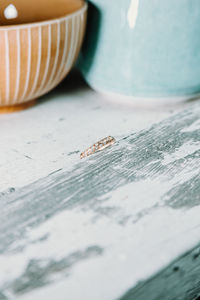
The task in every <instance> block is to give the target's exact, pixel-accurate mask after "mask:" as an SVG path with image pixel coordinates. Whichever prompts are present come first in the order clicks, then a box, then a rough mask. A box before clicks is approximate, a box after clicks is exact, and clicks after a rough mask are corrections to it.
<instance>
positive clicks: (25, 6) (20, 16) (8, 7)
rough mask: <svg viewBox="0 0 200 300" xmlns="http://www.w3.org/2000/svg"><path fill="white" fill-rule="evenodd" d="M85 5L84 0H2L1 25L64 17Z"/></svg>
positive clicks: (0, 2)
mask: <svg viewBox="0 0 200 300" xmlns="http://www.w3.org/2000/svg"><path fill="white" fill-rule="evenodd" d="M83 5H84V0H2V1H0V26H6V25H16V24H25V23H34V22H41V21H46V20H50V19H56V18H59V17H63V16H65V15H68V14H70V13H73V12H75V11H76V10H78V9H80V8H81V7H82V6H83Z"/></svg>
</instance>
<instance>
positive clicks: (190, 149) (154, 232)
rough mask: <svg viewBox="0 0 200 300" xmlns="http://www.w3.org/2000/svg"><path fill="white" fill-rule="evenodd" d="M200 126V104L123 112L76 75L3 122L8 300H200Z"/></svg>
mask: <svg viewBox="0 0 200 300" xmlns="http://www.w3.org/2000/svg"><path fill="white" fill-rule="evenodd" d="M199 117H200V103H199V102H198V100H197V101H191V102H188V103H186V104H181V105H176V106H175V105H174V106H169V107H164V106H163V107H162V106H161V107H158V106H154V107H153V106H152V107H145V106H143V107H142V106H141V105H140V106H138V105H136V104H133V103H128V102H127V101H126V102H115V101H111V100H109V99H106V98H105V97H102V96H100V95H98V94H96V93H95V92H93V91H91V90H90V89H89V88H88V87H87V86H86V85H85V84H84V83H82V81H81V80H80V79H78V78H77V77H76V75H72V76H71V78H70V77H69V78H67V80H66V81H65V82H64V83H63V84H62V85H61V86H60V87H59V88H57V89H56V90H55V91H54V92H52V93H50V94H49V95H47V96H46V97H45V98H43V99H42V100H40V101H39V102H38V105H36V106H35V107H33V108H31V109H29V110H26V111H23V112H21V113H16V114H10V115H1V116H0V136H1V140H0V143H1V148H0V149H1V151H0V176H1V177H0V192H1V193H0V211H1V217H0V224H1V226H0V299H1V300H3V299H22V300H36V299H37V300H44V299H49V300H54V299H55V300H72V299H73V300H82V299H87V300H112V299H121V300H122V299H123V300H130V299H136V300H141V299H142V300H144V299H145V300H146V299H148V300H157V299H158V300H160V299H163V300H165V299H168V300H172V299H176V300H179V299H181V300H182V299H187V300H190V299H195V298H196V297H197V296H198V295H199V294H200V250H199V249H200V248H199V243H200V118H199ZM108 135H112V136H114V137H115V138H116V140H117V143H116V144H115V145H113V146H112V147H110V148H109V149H106V150H104V151H102V152H99V153H97V154H95V155H93V156H91V157H90V158H87V159H85V160H80V158H79V155H80V151H82V150H84V149H85V148H87V147H88V146H90V145H91V144H92V143H94V142H96V141H98V140H99V139H101V138H104V137H106V136H108Z"/></svg>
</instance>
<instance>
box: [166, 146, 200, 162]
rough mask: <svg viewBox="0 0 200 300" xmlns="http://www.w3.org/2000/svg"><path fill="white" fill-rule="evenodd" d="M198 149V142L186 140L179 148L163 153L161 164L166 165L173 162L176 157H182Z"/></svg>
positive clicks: (199, 147)
mask: <svg viewBox="0 0 200 300" xmlns="http://www.w3.org/2000/svg"><path fill="white" fill-rule="evenodd" d="M199 149H200V143H199V142H188V143H185V144H184V145H183V146H181V147H180V148H179V149H177V150H176V151H175V152H173V153H170V154H169V153H166V154H165V155H164V159H163V161H162V165H164V166H165V165H168V164H170V163H173V162H175V161H176V160H178V159H183V158H185V157H186V156H188V155H191V154H193V153H194V152H196V151H198V150H199Z"/></svg>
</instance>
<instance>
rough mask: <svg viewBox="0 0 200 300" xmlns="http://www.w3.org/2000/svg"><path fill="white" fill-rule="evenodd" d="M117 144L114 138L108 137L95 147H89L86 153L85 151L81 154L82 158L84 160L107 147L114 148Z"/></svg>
mask: <svg viewBox="0 0 200 300" xmlns="http://www.w3.org/2000/svg"><path fill="white" fill-rule="evenodd" d="M115 142H116V140H115V138H114V137H112V136H108V137H106V138H104V139H102V140H100V141H99V142H97V143H95V144H94V145H92V146H91V147H89V148H88V149H86V150H85V151H83V152H82V153H81V154H80V158H81V159H82V158H84V157H87V156H89V155H92V154H94V153H95V152H99V151H101V150H103V149H105V148H107V147H110V146H112V145H113V144H114V143H115Z"/></svg>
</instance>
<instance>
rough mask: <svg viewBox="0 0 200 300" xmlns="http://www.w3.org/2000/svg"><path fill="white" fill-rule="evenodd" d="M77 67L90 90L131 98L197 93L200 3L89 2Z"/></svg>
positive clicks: (181, 0) (171, 0)
mask: <svg viewBox="0 0 200 300" xmlns="http://www.w3.org/2000/svg"><path fill="white" fill-rule="evenodd" d="M89 4H90V5H89V19H88V26H87V33H86V39H85V43H84V46H83V50H82V53H81V56H80V59H79V67H80V70H81V72H82V74H83V75H84V77H85V79H86V81H87V82H88V83H89V85H91V87H93V88H94V89H96V90H98V91H101V92H107V93H114V94H119V95H127V96H131V97H192V96H194V95H196V94H199V93H200V0H166V1H164V0H91V1H89Z"/></svg>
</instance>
